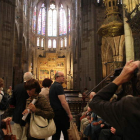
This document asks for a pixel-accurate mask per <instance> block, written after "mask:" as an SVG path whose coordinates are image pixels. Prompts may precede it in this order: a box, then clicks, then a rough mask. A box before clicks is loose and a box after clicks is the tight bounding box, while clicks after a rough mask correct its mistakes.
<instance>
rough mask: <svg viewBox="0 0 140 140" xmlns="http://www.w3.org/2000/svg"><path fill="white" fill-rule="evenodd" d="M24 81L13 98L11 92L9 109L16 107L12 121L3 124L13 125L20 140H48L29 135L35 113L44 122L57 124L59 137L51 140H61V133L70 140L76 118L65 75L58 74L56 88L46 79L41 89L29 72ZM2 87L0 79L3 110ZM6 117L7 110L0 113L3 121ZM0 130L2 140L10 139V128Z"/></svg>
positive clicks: (16, 88) (0, 99)
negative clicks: (69, 98)
mask: <svg viewBox="0 0 140 140" xmlns="http://www.w3.org/2000/svg"><path fill="white" fill-rule="evenodd" d="M23 80H24V82H23V83H20V84H18V85H17V86H16V87H15V88H14V90H13V92H12V94H11V92H9V93H10V97H11V98H10V99H9V100H8V102H9V105H10V106H14V112H13V114H12V118H10V119H9V117H8V118H6V119H2V118H0V122H3V123H6V122H10V121H11V120H12V121H13V122H14V129H15V132H16V137H17V140H45V139H47V138H46V137H45V138H43V139H42V138H40V139H38V138H34V137H32V135H31V134H30V120H31V114H33V113H34V114H35V115H37V116H41V117H43V118H44V119H47V120H51V119H53V120H54V122H55V126H56V133H55V134H54V135H53V136H52V140H59V139H60V134H61V131H62V133H63V135H64V139H65V140H68V134H67V130H68V129H69V127H70V121H71V120H72V119H73V116H72V114H71V111H70V109H69V105H68V103H67V101H66V99H65V94H64V89H63V87H62V83H63V82H64V74H63V73H62V72H56V74H55V82H54V83H53V84H52V82H53V81H52V80H51V79H48V78H45V79H44V80H43V82H42V85H40V84H39V82H38V80H36V79H34V78H33V75H32V73H31V72H26V73H25V74H24V76H23ZM3 86H4V81H3V79H1V78H0V93H1V94H0V106H1V102H2V98H3V95H4V92H3ZM34 99H35V100H36V102H35V103H33V102H32V101H33V100H34ZM3 113H4V110H0V117H1V115H2V114H3ZM27 114H28V115H27ZM25 115H27V118H26V120H25V121H24V120H23V116H25ZM48 122H49V121H48ZM0 126H1V129H0V139H1V140H2V139H4V135H7V130H6V129H7V128H6V126H3V125H0Z"/></svg>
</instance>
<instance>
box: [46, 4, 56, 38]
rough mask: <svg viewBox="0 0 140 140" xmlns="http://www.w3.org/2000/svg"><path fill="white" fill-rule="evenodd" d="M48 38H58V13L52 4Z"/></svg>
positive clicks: (49, 14)
mask: <svg viewBox="0 0 140 140" xmlns="http://www.w3.org/2000/svg"><path fill="white" fill-rule="evenodd" d="M48 36H57V11H56V9H55V5H54V4H51V5H50V9H49V11H48Z"/></svg>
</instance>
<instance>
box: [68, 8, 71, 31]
mask: <svg viewBox="0 0 140 140" xmlns="http://www.w3.org/2000/svg"><path fill="white" fill-rule="evenodd" d="M68 17H69V32H70V24H71V23H70V9H68Z"/></svg>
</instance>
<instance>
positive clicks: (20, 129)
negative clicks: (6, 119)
mask: <svg viewBox="0 0 140 140" xmlns="http://www.w3.org/2000/svg"><path fill="white" fill-rule="evenodd" d="M32 78H33V75H32V73H31V72H26V73H24V76H23V80H24V82H23V83H21V84H18V85H16V87H15V88H14V90H13V94H12V97H11V100H10V105H14V107H15V109H14V113H13V121H14V128H15V132H16V136H17V140H27V137H26V133H25V132H26V130H25V124H26V122H25V121H23V120H22V117H23V115H22V112H23V111H24V109H25V107H26V99H28V98H29V96H28V94H27V92H26V90H25V88H24V83H25V82H26V81H27V80H30V79H32Z"/></svg>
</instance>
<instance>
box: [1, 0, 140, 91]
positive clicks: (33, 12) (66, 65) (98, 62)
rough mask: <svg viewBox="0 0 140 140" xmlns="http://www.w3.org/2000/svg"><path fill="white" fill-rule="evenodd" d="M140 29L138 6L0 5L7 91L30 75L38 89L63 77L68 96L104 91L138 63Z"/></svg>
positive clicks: (112, 0)
mask: <svg viewBox="0 0 140 140" xmlns="http://www.w3.org/2000/svg"><path fill="white" fill-rule="evenodd" d="M139 23H140V0H0V31H1V33H0V59H1V61H0V77H2V78H3V79H4V82H5V85H4V89H8V87H9V86H12V87H13V88H14V86H15V85H17V84H18V83H21V82H22V81H23V74H24V73H25V72H27V71H30V72H32V73H33V75H34V78H35V79H38V80H39V82H40V83H41V81H42V80H43V79H44V78H50V79H52V80H53V81H54V74H55V73H56V71H62V72H63V73H64V75H65V83H64V84H63V87H64V88H65V89H68V90H71V89H73V90H81V91H82V90H83V89H84V88H87V89H89V90H91V89H93V88H94V87H96V86H97V85H98V84H99V83H101V84H100V85H99V87H101V86H103V84H104V83H103V82H102V81H103V79H105V78H106V77H108V76H109V75H111V73H112V72H113V71H114V70H115V69H116V68H119V67H122V66H124V64H125V62H127V61H128V60H139V59H140V47H139V46H140V39H139V36H140V35H139V32H140V29H139V28H140V26H139ZM106 82H107V81H106ZM96 90H98V88H97V89H96ZM96 90H95V91H96Z"/></svg>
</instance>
